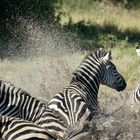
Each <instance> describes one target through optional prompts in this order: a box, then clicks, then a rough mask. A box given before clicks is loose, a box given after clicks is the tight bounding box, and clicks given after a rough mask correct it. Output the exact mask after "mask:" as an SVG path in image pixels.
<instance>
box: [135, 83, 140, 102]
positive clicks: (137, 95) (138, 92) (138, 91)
mask: <svg viewBox="0 0 140 140" xmlns="http://www.w3.org/2000/svg"><path fill="white" fill-rule="evenodd" d="M134 100H135V102H136V103H138V102H140V84H138V86H137V88H136V90H135V92H134Z"/></svg>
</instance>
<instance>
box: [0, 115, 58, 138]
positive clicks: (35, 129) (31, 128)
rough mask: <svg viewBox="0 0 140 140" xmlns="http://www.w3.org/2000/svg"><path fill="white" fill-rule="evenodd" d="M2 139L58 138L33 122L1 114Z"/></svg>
mask: <svg viewBox="0 0 140 140" xmlns="http://www.w3.org/2000/svg"><path fill="white" fill-rule="evenodd" d="M0 139H2V140H56V138H55V137H53V136H52V135H51V134H50V133H49V132H48V131H47V130H45V129H44V128H42V127H40V126H38V125H35V124H34V123H32V122H29V121H25V120H20V119H17V118H13V117H7V116H2V115H0Z"/></svg>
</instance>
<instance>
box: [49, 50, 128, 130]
mask: <svg viewBox="0 0 140 140" xmlns="http://www.w3.org/2000/svg"><path fill="white" fill-rule="evenodd" d="M110 60H111V52H110V51H109V52H105V51H103V50H98V51H96V52H92V53H90V54H88V55H87V56H86V57H85V59H84V60H83V61H82V63H81V64H80V66H79V67H78V69H77V70H76V71H75V72H74V73H73V77H72V80H71V82H70V85H69V87H68V88H66V89H65V90H64V91H63V92H62V93H59V94H57V95H56V96H54V97H53V98H52V99H51V101H50V102H49V104H48V107H49V108H50V109H52V110H53V111H54V113H56V114H59V116H60V117H61V118H63V120H64V123H65V124H66V125H67V126H68V127H70V128H74V126H75V125H76V124H77V123H78V122H80V123H84V122H85V121H90V120H92V118H93V116H95V115H96V114H97V112H98V90H99V86H100V83H101V84H104V85H107V86H109V87H111V88H114V89H116V90H117V91H122V90H124V89H125V87H126V82H125V80H124V78H123V77H122V76H121V75H120V74H119V72H118V71H117V69H116V67H115V65H114V64H113V63H112V62H111V61H110ZM82 131H85V130H82Z"/></svg>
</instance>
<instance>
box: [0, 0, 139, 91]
mask: <svg viewBox="0 0 140 140" xmlns="http://www.w3.org/2000/svg"><path fill="white" fill-rule="evenodd" d="M0 9H1V13H0V58H2V60H3V59H4V61H2V62H1V65H0V69H1V76H3V77H5V75H9V77H10V78H9V77H7V79H9V80H10V81H16V80H14V79H15V77H16V78H17V77H18V75H17V73H19V71H22V72H21V75H25V78H27V77H28V78H29V79H28V80H29V82H27V83H28V84H27V86H28V85H29V83H30V81H35V79H32V78H33V77H34V74H31V75H30V74H29V73H31V71H35V72H37V73H38V74H39V75H40V77H42V79H40V81H37V83H36V87H37V85H38V83H43V81H45V80H44V79H43V78H44V77H43V75H44V74H46V73H49V72H48V71H47V72H46V71H45V69H49V68H48V67H47V66H48V65H49V63H48V62H45V61H44V60H46V59H48V58H44V59H43V58H40V56H39V57H36V56H38V55H37V53H38V52H39V51H40V50H41V51H40V52H41V53H40V54H41V55H42V52H43V54H45V53H46V52H47V51H48V48H49V49H50V48H51V47H52V48H53V47H54V46H55V47H56V46H57V47H58V48H57V49H58V51H59V50H60V48H59V47H61V46H62V47H61V48H62V50H63V47H64V51H67V52H69V48H70V47H71V48H72V47H73V48H75V47H77V48H78V49H79V48H80V50H82V52H81V53H78V52H76V53H75V54H73V56H70V54H67V55H61V54H60V56H61V57H60V56H59V57H60V62H61V59H62V60H64V61H65V63H66V64H67V65H68V67H62V68H63V70H62V71H61V70H59V63H58V66H56V67H55V66H54V65H53V68H52V69H54V70H55V69H56V71H55V73H56V77H57V75H59V76H58V77H59V78H60V79H62V77H64V76H63V75H61V74H60V71H61V72H63V74H64V73H65V74H66V75H67V76H66V79H65V78H64V81H62V86H64V85H65V84H64V83H66V82H65V81H68V80H67V79H68V78H69V75H71V72H72V71H73V70H74V68H75V67H76V66H77V65H78V64H79V63H80V61H81V59H82V57H83V56H84V55H83V52H84V51H85V50H86V51H88V50H94V49H95V48H96V47H97V46H100V47H103V48H105V49H111V50H112V52H113V57H114V59H113V61H114V62H115V64H116V65H117V66H118V67H119V69H120V71H121V73H123V74H124V76H125V78H126V80H127V82H128V85H129V86H128V88H129V89H134V88H135V86H136V85H137V83H138V81H139V76H140V72H139V69H140V65H139V64H140V60H139V58H138V56H137V55H136V52H135V48H136V47H137V48H138V47H139V46H140V45H139V44H140V26H139V25H140V1H139V0H133V1H131V0H53V1H49V0H43V1H41V0H28V1H27V0H23V1H19V0H15V1H13V0H5V1H2V2H1V3H0ZM62 36H63V37H62ZM64 36H65V41H64ZM48 38H49V39H48ZM60 42H63V43H62V44H63V45H62V44H61V43H60ZM75 44H76V45H75ZM49 45H50V46H49ZM42 46H43V47H42ZM65 46H68V47H69V48H68V47H67V50H66V48H65ZM47 47H48V48H47ZM57 49H56V48H55V50H57ZM83 50H84V51H83ZM53 51H54V49H52V51H49V52H50V53H54V52H53ZM30 53H31V54H33V58H34V56H35V58H34V59H33V60H32V59H31V60H30V62H26V61H27V59H23V58H21V56H22V57H23V56H24V57H28V54H30ZM65 54H66V53H65ZM29 56H30V55H29ZM56 56H57V57H58V54H57V55H55V57H56ZM9 57H10V58H15V59H13V60H11V61H9ZM17 57H18V58H19V60H17ZM73 60H75V61H74V62H73ZM44 62H45V64H44ZM32 63H33V64H35V65H31V64H32ZM36 63H38V64H39V65H38V66H39V67H40V68H39V67H36ZM50 63H51V62H50ZM25 65H26V67H24V68H23V69H21V67H23V66H25ZM44 65H45V66H44ZM56 65H57V63H56ZM60 66H61V65H60ZM50 67H52V66H50ZM40 69H44V72H38V71H40ZM52 69H51V70H52ZM37 70H38V71H37ZM51 70H50V71H51ZM24 71H25V72H24ZM28 71H30V72H29V73H28ZM48 75H51V74H50V73H49V74H47V76H48ZM13 77H14V78H13ZM59 78H58V80H56V79H53V78H52V79H53V80H52V81H60V79H59ZM45 79H46V81H48V77H46V78H45ZM22 80H23V81H22ZM17 81H21V82H19V83H21V84H19V86H21V85H25V83H26V80H25V79H24V77H23V76H21V77H20V76H19V80H17ZM33 83H34V82H33ZM44 83H45V82H44ZM16 84H17V83H16ZM53 84H55V83H52V84H50V85H53ZM41 85H43V87H44V86H45V84H41ZM25 87H26V86H25ZM58 87H61V86H60V85H59V86H58ZM23 88H24V87H23ZM32 89H33V88H32ZM38 89H42V88H39V87H38ZM45 89H49V87H45ZM27 90H28V88H27ZM29 91H31V90H29ZM44 91H45V90H44ZM56 91H58V90H57V88H56Z"/></svg>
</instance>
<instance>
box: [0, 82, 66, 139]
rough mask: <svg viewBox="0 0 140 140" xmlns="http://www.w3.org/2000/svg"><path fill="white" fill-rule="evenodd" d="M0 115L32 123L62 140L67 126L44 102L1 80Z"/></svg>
mask: <svg viewBox="0 0 140 140" xmlns="http://www.w3.org/2000/svg"><path fill="white" fill-rule="evenodd" d="M0 114H1V115H6V116H10V117H16V118H19V119H23V120H27V121H31V122H33V123H35V124H37V125H39V126H42V127H44V128H45V129H46V130H48V131H49V132H50V133H52V134H53V135H54V136H56V137H60V138H62V137H63V135H64V132H66V130H67V126H66V125H65V124H64V122H63V120H62V119H61V118H60V117H59V116H58V115H57V114H54V113H53V111H52V110H51V109H49V108H48V107H46V104H45V103H44V102H43V101H40V100H38V99H36V98H35V97H32V96H31V95H30V94H28V93H27V92H25V91H24V90H22V89H20V88H17V87H15V86H14V85H12V84H10V83H9V82H6V81H4V80H0Z"/></svg>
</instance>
